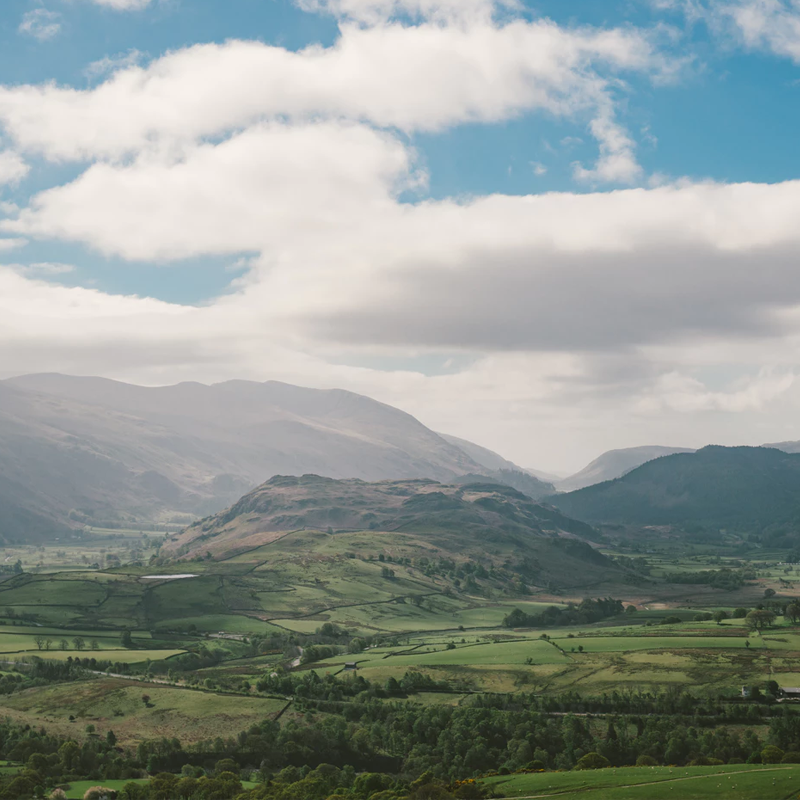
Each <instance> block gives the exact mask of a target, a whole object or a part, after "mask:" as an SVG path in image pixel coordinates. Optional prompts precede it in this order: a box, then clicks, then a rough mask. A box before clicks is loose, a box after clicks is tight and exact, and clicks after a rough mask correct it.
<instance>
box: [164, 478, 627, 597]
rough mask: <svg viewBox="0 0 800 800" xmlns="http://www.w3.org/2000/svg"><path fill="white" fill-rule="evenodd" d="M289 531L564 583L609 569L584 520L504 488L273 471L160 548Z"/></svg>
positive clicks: (192, 554) (227, 543) (179, 550)
mask: <svg viewBox="0 0 800 800" xmlns="http://www.w3.org/2000/svg"><path fill="white" fill-rule="evenodd" d="M294 531H320V532H323V533H325V534H326V537H325V538H326V540H327V541H326V542H325V544H324V548H325V549H326V550H327V551H338V549H339V548H338V547H337V545H336V543H335V542H336V540H337V539H339V540H341V541H346V540H347V536H348V535H349V534H351V533H357V532H367V533H366V535H367V536H368V538H369V540H370V542H371V546H373V547H375V548H378V549H379V550H380V549H384V550H386V551H387V552H393V553H395V554H397V553H398V552H403V551H408V552H409V553H415V554H416V555H417V556H418V555H419V553H420V552H426V551H427V552H428V553H429V554H430V555H431V556H436V557H448V558H455V559H457V560H461V559H463V558H465V557H470V556H475V557H476V558H478V559H479V560H480V561H482V562H491V561H492V560H493V559H496V560H497V563H498V564H499V563H505V562H507V561H509V560H511V561H514V562H518V561H525V560H527V561H528V562H529V564H530V565H532V564H534V563H535V564H536V566H535V569H534V568H533V567H531V569H532V570H533V571H534V572H535V574H536V575H540V576H541V577H543V578H546V579H547V580H556V581H558V582H559V583H560V584H563V585H578V584H580V583H581V582H585V581H587V580H588V579H590V578H594V579H598V578H599V577H600V576H601V575H602V574H605V573H613V572H614V571H615V569H616V568H615V567H614V565H613V564H612V563H611V562H610V561H609V560H608V559H606V558H605V556H603V555H601V554H600V553H599V552H597V551H596V550H595V549H593V548H592V547H591V545H589V544H588V543H587V542H586V541H585V539H591V538H596V537H597V534H596V533H595V531H594V530H593V529H592V528H591V527H590V526H588V525H586V524H584V523H582V522H577V521H576V520H573V519H569V518H568V517H565V516H564V515H563V514H561V513H560V512H559V511H557V510H556V509H553V508H551V507H548V506H543V505H539V504H537V503H535V502H533V501H532V500H531V499H530V498H529V497H527V496H525V495H523V494H522V493H521V492H518V491H516V490H514V489H512V488H510V487H507V486H501V485H498V484H491V483H475V484H469V485H465V486H453V485H446V484H441V483H437V482H436V481H430V480H414V481H382V482H377V483H366V482H364V481H359V480H333V479H330V478H322V477H319V476H316V475H304V476H303V477H301V478H295V477H282V476H276V477H274V478H272V479H271V480H269V481H267V482H266V483H265V484H263V485H262V486H259V487H258V488H257V489H255V490H254V491H252V492H250V493H249V494H247V495H245V496H244V497H243V498H242V499H241V500H239V502H238V503H235V504H234V505H233V506H231V507H230V508H229V509H227V510H226V511H224V512H222V513H220V514H216V515H214V516H211V517H208V518H207V519H204V520H201V521H200V522H197V523H195V524H194V525H191V526H190V527H188V528H187V529H186V530H185V531H183V532H182V533H181V534H178V535H175V536H172V537H170V538H169V539H168V540H167V542H165V544H164V545H163V547H162V549H161V555H162V556H163V557H165V558H188V559H192V558H197V557H207V555H208V554H211V556H212V557H213V558H214V559H228V558H231V557H232V556H235V555H237V554H239V553H247V552H250V551H252V550H254V549H258V548H261V547H264V546H265V545H268V544H271V543H273V542H278V541H280V540H282V539H283V538H284V536H285V535H286V534H287V533H290V532H294ZM362 535H363V534H362ZM308 555H309V556H310V557H313V555H314V553H313V552H310V553H308Z"/></svg>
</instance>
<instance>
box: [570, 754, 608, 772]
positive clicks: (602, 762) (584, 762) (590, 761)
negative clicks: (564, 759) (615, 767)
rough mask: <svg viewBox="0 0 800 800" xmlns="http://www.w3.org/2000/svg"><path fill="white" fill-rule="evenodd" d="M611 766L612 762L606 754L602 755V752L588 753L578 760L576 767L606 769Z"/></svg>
mask: <svg viewBox="0 0 800 800" xmlns="http://www.w3.org/2000/svg"><path fill="white" fill-rule="evenodd" d="M610 766H611V762H610V761H609V760H608V759H607V758H605V757H604V756H601V755H600V753H587V754H586V755H585V756H583V757H582V758H581V759H579V760H578V763H577V764H576V765H575V767H574V769H605V768H606V767H610Z"/></svg>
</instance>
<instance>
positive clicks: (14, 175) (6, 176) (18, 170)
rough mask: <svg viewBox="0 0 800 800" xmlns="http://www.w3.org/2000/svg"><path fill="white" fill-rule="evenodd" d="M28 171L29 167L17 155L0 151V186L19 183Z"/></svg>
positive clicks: (10, 151)
mask: <svg viewBox="0 0 800 800" xmlns="http://www.w3.org/2000/svg"><path fill="white" fill-rule="evenodd" d="M29 171H30V167H29V166H28V164H26V163H25V160H24V159H23V158H22V156H20V155H19V153H15V152H14V151H13V150H0V186H3V184H15V183H19V182H20V181H21V180H22V179H23V178H24V177H25V176H26V175H27V174H28V172H29Z"/></svg>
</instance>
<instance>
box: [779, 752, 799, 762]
mask: <svg viewBox="0 0 800 800" xmlns="http://www.w3.org/2000/svg"><path fill="white" fill-rule="evenodd" d="M781 764H800V753H798V752H797V750H790V751H789V752H788V753H785V754H784V756H783V758H782V759H781Z"/></svg>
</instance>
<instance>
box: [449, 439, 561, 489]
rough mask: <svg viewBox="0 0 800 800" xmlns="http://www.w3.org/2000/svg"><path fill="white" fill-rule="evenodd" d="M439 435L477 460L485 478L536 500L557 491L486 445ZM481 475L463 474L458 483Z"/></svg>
mask: <svg viewBox="0 0 800 800" xmlns="http://www.w3.org/2000/svg"><path fill="white" fill-rule="evenodd" d="M439 435H440V436H441V437H442V438H443V439H445V440H446V441H448V442H450V444H452V445H455V446H456V447H458V448H459V449H461V450H463V451H464V452H465V453H466V454H467V455H468V456H469V457H470V458H471V459H472V460H473V461H477V462H478V464H480V465H481V466H482V467H483V470H481V475H482V476H483V477H484V478H490V479H491V480H493V481H496V482H497V483H502V484H504V485H505V486H511V487H513V488H514V489H516V490H517V491H520V492H522V493H523V494H526V495H528V497H531V498H533V499H534V500H541V499H542V498H543V497H547V496H548V495H551V494H553V492H554V491H555V486H554V485H553V484H552V483H549V482H546V481H543V480H541V479H540V478H537V477H536V476H535V475H533V474H532V473H531V472H530V471H529V470H525V469H523V468H522V467H518V466H517V465H516V464H515V463H514V462H513V461H509V460H508V459H505V458H503V457H502V456H501V455H498V454H497V453H495V452H494V451H492V450H489V449H487V448H486V447H481V446H480V445H478V444H474V443H473V442H468V441H467V440H466V439H459V438H458V437H457V436H448V435H447V434H444V433H440V434H439ZM479 477H480V476H479V475H475V474H467V475H463V476H461V477H460V478H458V483H462V484H463V483H471V482H473V481H474V480H475V479H476V478H479Z"/></svg>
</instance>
